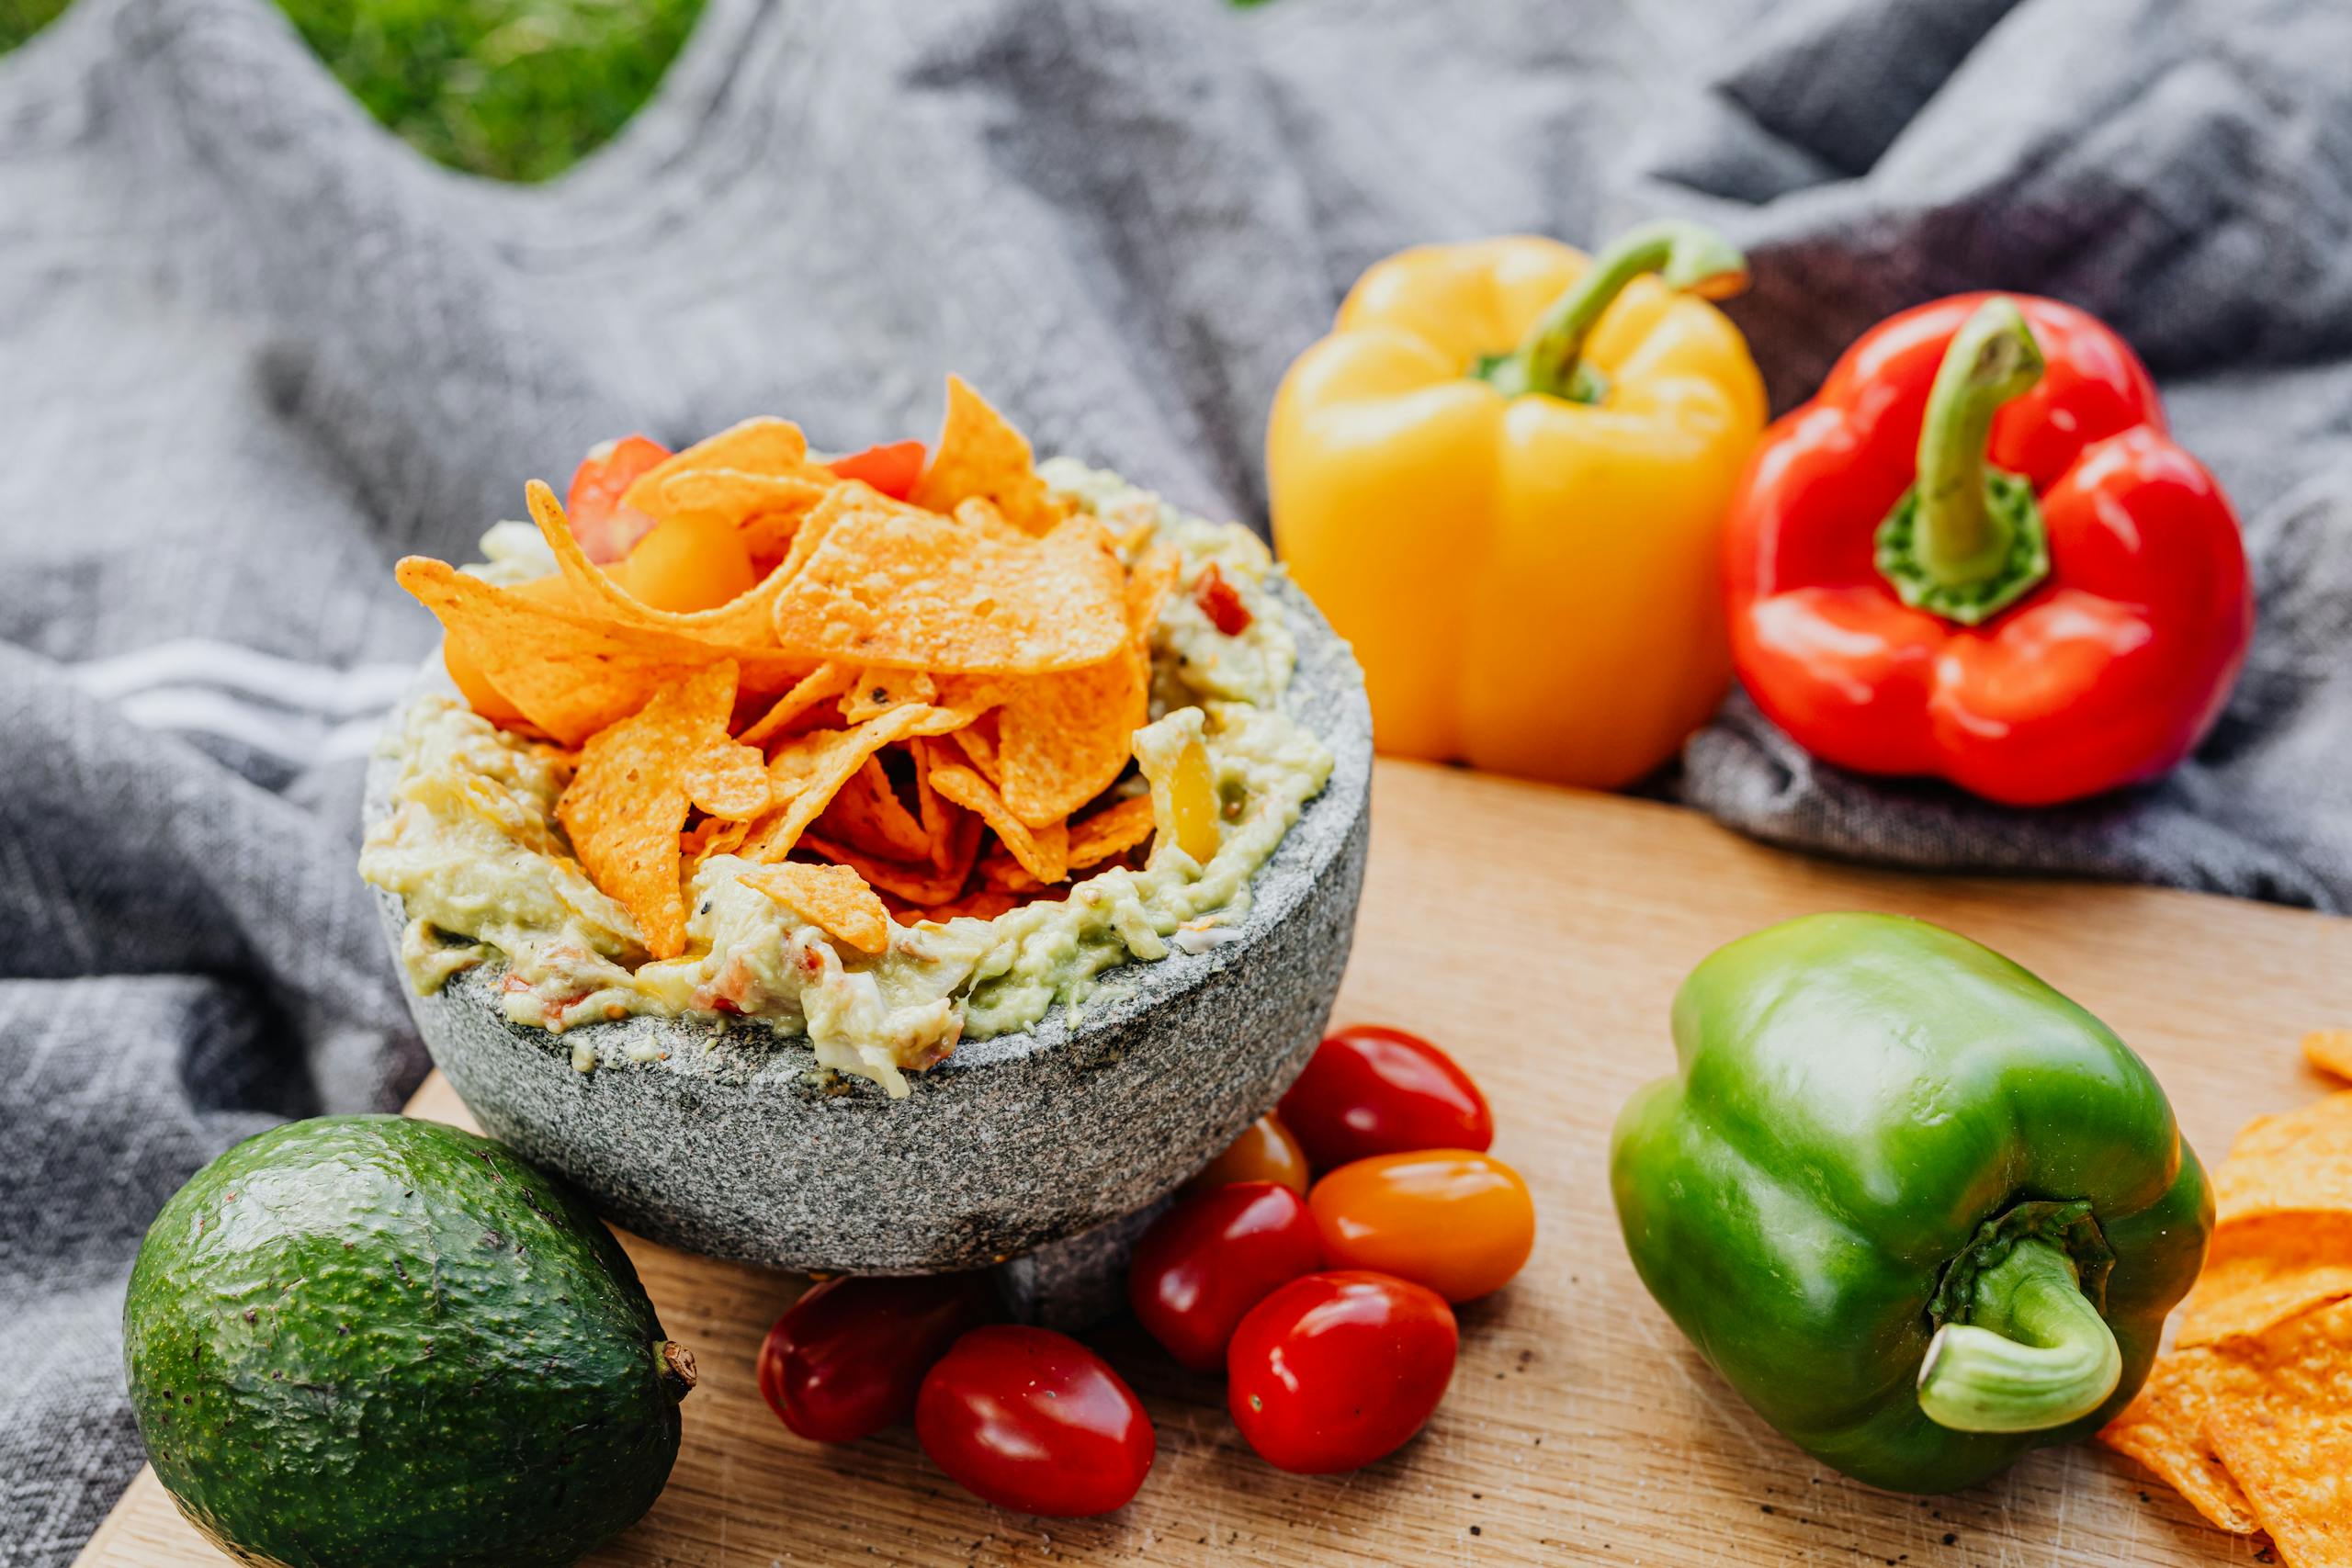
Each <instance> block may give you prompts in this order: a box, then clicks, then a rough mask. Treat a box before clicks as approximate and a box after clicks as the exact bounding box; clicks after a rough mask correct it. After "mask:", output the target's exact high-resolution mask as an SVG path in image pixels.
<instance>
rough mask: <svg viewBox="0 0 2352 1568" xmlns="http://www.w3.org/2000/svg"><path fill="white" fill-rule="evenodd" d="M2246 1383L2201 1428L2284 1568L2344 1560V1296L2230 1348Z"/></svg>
mask: <svg viewBox="0 0 2352 1568" xmlns="http://www.w3.org/2000/svg"><path fill="white" fill-rule="evenodd" d="M2231 1354H2232V1356H2233V1359H2235V1360H2236V1361H2237V1362H2238V1363H2239V1365H2240V1367H2241V1368H2242V1369H2243V1372H2242V1375H2243V1376H2244V1377H2245V1380H2246V1385H2245V1389H2244V1390H2243V1392H2242V1393H2241V1394H2240V1396H2239V1397H2238V1398H2237V1399H2235V1400H2233V1401H2231V1402H2229V1403H2227V1404H2218V1403H2217V1404H2215V1405H2214V1406H2213V1408H2212V1409H2211V1410H2210V1411H2209V1412H2207V1414H2206V1417H2205V1435H2206V1438H2207V1440H2208V1441H2209V1442H2211V1445H2212V1447H2213V1450H2214V1452H2215V1453H2216V1454H2217V1455H2218V1456H2219V1457H2220V1459H2221V1461H2222V1464H2223V1465H2225V1466H2226V1467H2227V1468H2228V1470H2229V1472H2230V1475H2231V1477H2232V1478H2233V1479H2234V1480H2235V1481H2236V1482H2237V1483H2238V1485H2239V1486H2240V1487H2241V1488H2242V1489H2244V1491H2245V1496H2246V1500H2247V1501H2248V1502H2249V1503H2250V1504H2252V1505H2253V1509H2254V1517H2255V1518H2256V1520H2257V1521H2258V1522H2259V1523H2260V1524H2261V1526H2262V1528H2263V1529H2264V1530H2265V1531H2267V1533H2268V1534H2269V1537H2270V1540H2271V1543H2272V1544H2273V1545H2274V1546H2276V1547H2277V1548H2278V1556H2279V1558H2280V1560H2281V1561H2283V1562H2287V1563H2288V1564H2290V1568H2341V1565H2342V1564H2345V1563H2347V1562H2352V1303H2337V1304H2336V1305H2334V1306H2329V1307H2322V1308H2320V1309H2319V1310H2317V1311H2315V1312H2308V1313H2305V1314H2302V1315H2301V1316H2300V1317H2296V1318H2292V1319H2290V1320H2289V1321H2288V1322H2286V1323H2283V1324H2281V1325H2278V1327H2277V1328H2275V1329H2273V1330H2271V1331H2270V1332H2269V1333H2267V1334H2266V1335H2264V1336H2262V1337H2261V1338H2259V1339H2256V1340H2248V1341H2245V1342H2243V1343H2241V1344H2239V1345H2235V1346H2233V1347H2232V1348H2231Z"/></svg>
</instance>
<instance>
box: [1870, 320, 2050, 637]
mask: <svg viewBox="0 0 2352 1568" xmlns="http://www.w3.org/2000/svg"><path fill="white" fill-rule="evenodd" d="M2041 370H2042V358H2041V345H2040V344H2036V343H2035V342H2034V339H2033V332H2032V329H2031V328H2030V327H2029V326H2027V324H2026V320H2025V313H2024V312H2023V311H2021V310H2018V305H2017V301H2016V300H2014V299H2005V298H2003V297H2002V296H1999V295H1996V296H1994V297H1993V298H1992V299H1987V300H1985V303H1984V304H1982V305H1980V306H1978V307H1977V308H1976V310H1975V313H1974V314H1973V315H1971V316H1970V317H1969V318H1968V320H1967V321H1964V322H1963V323H1962V325H1961V329H1960V331H1959V332H1957V333H1953V334H1952V340H1951V346H1950V347H1948V348H1946V349H1945V351H1944V357H1943V361H1942V363H1941V364H1940V365H1939V366H1938V367H1937V368H1936V378H1935V382H1934V385H1933V386H1932V387H1931V388H1930V389H1929V390H1928V409H1927V415H1926V418H1925V419H1924V420H1923V422H1922V423H1921V425H1920V429H1919V467H1918V480H1917V483H1916V484H1914V485H1913V486H1912V487H1911V489H1910V490H1908V491H1905V492H1904V496H1903V499H1902V500H1900V501H1898V502H1895V504H1894V511H1893V512H1891V513H1888V514H1887V517H1886V521H1885V522H1884V523H1883V524H1881V525H1880V526H1879V534H1878V568H1879V571H1880V572H1881V574H1882V575H1883V576H1884V577H1885V578H1886V580H1887V581H1888V582H1889V583H1890V584H1892V585H1893V587H1894V591H1895V592H1896V594H1897V595H1898V596H1900V597H1901V599H1902V600H1903V602H1904V603H1905V604H1909V605H1912V606H1913V607H1915V608H1917V609H1923V610H1928V611H1930V612H1932V613H1934V614H1936V615H1941V616H1943V617H1944V618H1946V619H1947V620H1953V621H1958V622H1961V623H1962V625H1966V626H1974V625H1975V624H1977V623H1978V622H1980V621H1982V620H1984V619H1985V618H1986V617H1988V616H1990V615H1994V614H1996V613H1997V612H1999V611H2001V610H2003V609H2006V608H2007V607H2008V606H2009V605H2010V604H2015V603H2016V602H2017V601H2018V599H2019V598H2022V597H2023V596H2024V595H2025V594H2027V593H2029V592H2032V590H2033V589H2034V588H2035V586H2036V585H2038V584H2039V583H2040V582H2041V580H2042V579H2043V578H2045V577H2047V576H2049V575H2050V546H2049V539H2048V536H2047V534H2046V532H2045V531H2044V529H2043V527H2042V523H2041V503H2040V502H2038V501H2036V500H2035V499H2034V494H2033V487H2032V486H2031V485H2030V484H2028V483H2027V482H2026V481H2025V480H2024V479H2020V478H2019V477H2018V476H2017V475H2015V474H2011V473H2007V472H2005V471H2003V470H2002V469H1999V468H1995V467H1993V465H1992V464H1991V462H1990V461H1988V460H1987V458H1986V457H1985V445H1986V443H1987V441H1988V440H1989V439H1990V438H1991V435H1992V432H1993V416H1994V415H1995V414H1996V413H1998V412H2000V410H2001V405H2002V404H2004V403H2006V402H2008V401H2009V400H2011V399H2013V398H2018V397H2021V396H2023V395H2024V394H2025V393H2026V392H2028V391H2030V389H2032V388H2033V385H2034V384H2035V383H2036V382H2037V381H2039V380H2041Z"/></svg>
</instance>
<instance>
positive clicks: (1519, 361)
mask: <svg viewBox="0 0 2352 1568" xmlns="http://www.w3.org/2000/svg"><path fill="white" fill-rule="evenodd" d="M1645 272H1654V273H1657V275H1658V277H1659V279H1660V281H1662V282H1664V283H1665V285H1666V286H1667V287H1668V288H1673V289H1679V290H1680V291H1681V292H1683V293H1686V294H1695V295H1697V296H1699V298H1701V299H1724V298H1727V297H1728V296H1730V295H1734V294H1736V293H1738V292H1739V291H1740V290H1741V289H1742V288H1747V257H1746V256H1744V255H1742V254H1740V252H1739V249H1738V247H1737V246H1736V245H1734V244H1733V243H1731V242H1730V241H1728V240H1726V239H1724V237H1723V236H1722V235H1720V234H1718V233H1716V232H1715V231H1713V230H1712V229H1709V228H1706V227H1704V226H1703V225H1701V224H1697V223H1689V222H1683V221H1679V220H1675V221H1668V222H1663V223H1645V224H1643V225H1642V226H1641V227H1640V228H1638V229H1634V230H1633V231H1629V232H1628V233H1626V234H1625V235H1624V236H1623V237H1622V238H1621V239H1619V240H1618V242H1617V243H1615V244H1613V245H1611V246H1610V247H1609V248H1608V249H1607V250H1605V251H1603V252H1601V253H1600V254H1599V255H1597V256H1595V257H1594V258H1593V260H1592V265H1591V266H1590V267H1589V268H1587V269H1586V271H1585V275H1584V276H1582V277H1580V278H1578V279H1577V282H1576V286H1575V287H1574V288H1570V289H1569V290H1568V291H1567V292H1566V294H1563V295H1561V296H1560V298H1559V299H1557V300H1555V301H1554V303H1553V305H1552V308H1551V309H1550V310H1546V311H1544V314H1543V315H1542V316H1540V317H1538V318H1537V319H1536V321H1535V324H1534V325H1533V326H1532V327H1530V328H1529V329H1528V330H1527V335H1526V336H1525V337H1522V338H1521V339H1520V342H1519V346H1518V347H1517V348H1516V349H1513V350H1512V351H1511V352H1510V353H1509V354H1506V355H1500V356H1499V357H1493V358H1489V359H1487V360H1484V361H1482V362H1480V363H1479V364H1478V365H1476V366H1475V367H1473V368H1472V370H1471V374H1472V375H1474V376H1476V377H1478V378H1480V379H1482V380H1486V381H1490V382H1492V383H1493V384H1494V385H1495V386H1496V387H1497V388H1498V389H1501V391H1502V392H1503V393H1504V395H1505V396H1507V397H1521V396H1524V395H1525V394H1527V393H1530V392H1533V393H1538V394H1541V395H1542V396H1544V397H1551V398H1566V399H1567V400H1570V401H1572V402H1579V403H1597V402H1599V401H1600V400H1601V398H1602V397H1603V396H1604V395H1606V393H1607V391H1608V385H1607V383H1606V382H1605V381H1604V380H1602V378H1600V374H1599V373H1598V372H1596V371H1595V370H1594V369H1593V368H1592V367H1590V366H1589V365H1587V364H1585V363H1584V345H1585V340H1586V339H1587V338H1589V337H1590V336H1591V335H1592V329H1593V328H1594V327H1595V326H1596V325H1598V324H1599V323H1600V318H1601V316H1602V315H1603V314H1604V313H1606V312H1607V310H1608V309H1609V307H1610V306H1611V304H1612V303H1614V302H1615V300H1616V299H1617V296H1618V295H1620V294H1622V293H1623V292H1624V291H1625V286H1626V285H1627V284H1629V283H1631V282H1633V281H1634V279H1635V278H1636V277H1639V276H1642V274H1644V273H1645Z"/></svg>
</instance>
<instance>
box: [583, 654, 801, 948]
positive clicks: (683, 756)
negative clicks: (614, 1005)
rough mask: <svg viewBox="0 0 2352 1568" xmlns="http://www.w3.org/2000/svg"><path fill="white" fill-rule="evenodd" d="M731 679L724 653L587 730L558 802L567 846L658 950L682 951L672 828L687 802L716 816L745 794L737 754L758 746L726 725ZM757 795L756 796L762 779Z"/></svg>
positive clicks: (681, 821) (681, 902)
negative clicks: (610, 721) (633, 709)
mask: <svg viewBox="0 0 2352 1568" xmlns="http://www.w3.org/2000/svg"><path fill="white" fill-rule="evenodd" d="M735 682H736V669H735V665H734V662H733V661H732V660H720V661H719V662H718V663H716V664H713V665H710V666H708V667H707V668H706V669H703V670H700V671H695V673H694V674H693V675H692V676H691V677H689V678H688V679H687V680H685V681H684V682H682V683H680V684H678V685H675V686H672V687H670V688H668V689H666V690H663V691H661V692H657V693H656V694H654V695H653V697H652V699H651V700H650V701H649V702H648V703H647V704H646V705H645V706H644V707H643V708H642V709H641V710H640V711H639V712H638V713H637V714H635V715H634V716H630V717H628V718H625V719H623V720H621V721H620V722H619V723H617V724H614V725H611V726H609V727H608V728H605V729H603V730H601V731H599V732H598V733H597V734H595V735H594V736H593V737H591V738H590V739H589V740H588V743H587V744H586V745H585V746H583V747H582V749H581V752H580V767H579V771H578V772H576V773H573V774H572V776H571V784H569V785H567V786H566V787H565V789H564V792H563V795H562V797H561V798H560V799H559V800H558V801H557V802H556V811H555V814H556V820H557V821H558V822H559V823H560V824H562V827H563V830H564V833H565V835H566V836H567V837H568V838H569V839H570V840H571V848H572V852H573V853H575V854H576V855H578V856H579V857H580V863H581V865H582V867H583V868H585V869H586V871H587V873H588V874H589V876H590V877H591V878H592V879H594V882H595V884H596V886H598V887H601V888H603V889H604V890H605V892H606V893H608V894H610V895H612V897H615V898H616V899H617V900H619V902H620V904H621V905H622V907H623V908H627V909H628V912H629V913H630V915H632V916H633V917H635V919H636V920H637V924H638V929H639V931H640V932H641V933H642V934H643V936H644V938H645V948H646V951H647V952H648V953H651V954H652V955H653V956H654V957H656V958H674V957H676V956H677V955H678V954H679V953H683V952H684V951H685V944H686V909H685V899H684V895H683V894H682V892H681V891H680V888H679V884H678V855H679V837H678V836H679V834H680V832H681V831H682V830H683V829H684V827H685V825H686V812H687V809H688V807H690V806H696V807H702V808H703V809H704V810H706V811H708V812H710V813H711V814H712V815H714V816H723V815H727V814H729V812H730V811H731V810H732V808H734V807H739V806H741V805H742V804H743V803H744V801H745V800H746V799H748V798H749V797H750V795H751V792H750V791H749V790H748V789H747V788H746V787H745V785H744V775H743V773H742V768H741V756H743V755H748V756H749V757H750V758H752V759H753V760H754V761H756V760H757V759H758V756H759V753H758V752H757V751H755V750H752V748H750V747H747V746H744V745H742V744H741V743H740V742H738V741H737V740H735V739H732V738H731V737H729V735H728V733H727V717H728V715H729V713H730V712H731V711H732V710H733V707H734V704H735ZM714 792H715V793H714ZM759 799H760V801H761V802H762V803H764V801H765V799H766V793H765V790H764V789H762V790H761V791H760V792H759Z"/></svg>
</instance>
